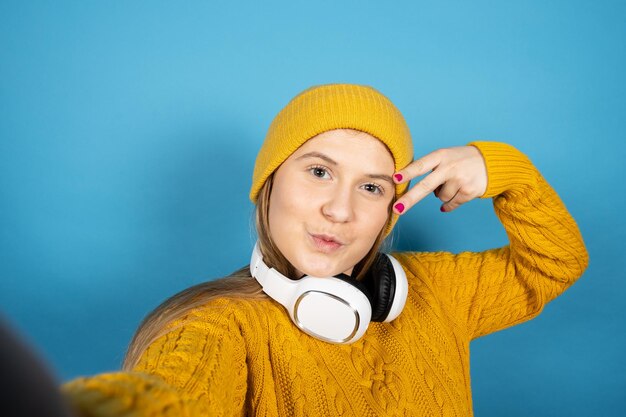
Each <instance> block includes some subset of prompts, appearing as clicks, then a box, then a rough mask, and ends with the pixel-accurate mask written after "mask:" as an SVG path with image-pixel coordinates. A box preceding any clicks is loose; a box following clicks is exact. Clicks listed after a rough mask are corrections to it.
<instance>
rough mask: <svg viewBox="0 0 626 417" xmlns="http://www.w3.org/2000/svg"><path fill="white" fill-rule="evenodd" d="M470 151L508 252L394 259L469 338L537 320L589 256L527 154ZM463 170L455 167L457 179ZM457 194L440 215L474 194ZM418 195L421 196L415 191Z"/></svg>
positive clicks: (495, 147) (481, 146) (497, 147)
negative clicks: (477, 158) (478, 158)
mask: <svg viewBox="0 0 626 417" xmlns="http://www.w3.org/2000/svg"><path fill="white" fill-rule="evenodd" d="M470 145H472V146H473V147H475V148H476V149H478V150H479V151H480V154H481V155H482V157H483V159H484V164H485V168H486V173H487V178H488V181H487V183H486V187H485V190H484V192H483V193H482V194H480V196H481V197H482V198H493V204H494V209H495V212H496V214H497V215H498V217H499V219H500V221H501V222H502V224H503V226H504V227H505V229H506V232H507V235H508V237H509V245H507V246H505V247H502V248H499V249H493V250H489V251H485V252H481V253H471V252H464V253H460V254H458V255H454V254H451V253H404V254H399V255H398V256H399V257H400V258H401V260H402V261H403V263H404V264H405V265H406V266H407V268H409V269H410V270H411V271H412V272H413V273H414V274H415V276H416V277H420V278H421V280H423V282H424V283H425V285H428V286H429V287H431V288H432V289H433V291H434V292H436V294H435V295H436V297H437V299H438V300H440V301H441V302H442V303H444V304H447V306H446V308H447V310H448V311H449V312H450V314H451V316H452V317H453V318H454V320H456V321H457V322H458V323H459V325H460V326H461V327H463V328H465V329H466V330H467V333H468V337H469V338H470V339H473V338H476V337H480V336H482V335H485V334H488V333H491V332H495V331H497V330H500V329H503V328H506V327H509V326H512V325H515V324H517V323H520V322H523V321H526V320H529V319H531V318H533V317H535V316H536V315H538V314H539V313H540V312H541V310H542V309H543V307H544V306H545V305H546V304H547V303H548V302H549V301H550V300H552V299H554V298H555V297H557V296H558V295H559V294H561V293H562V292H563V291H565V290H566V289H567V288H568V287H569V286H570V285H572V284H573V283H574V281H575V280H576V279H577V278H578V277H580V276H581V275H582V273H583V272H584V270H585V269H586V267H587V263H588V255H587V251H586V249H585V246H584V243H583V240H582V237H581V235H580V232H579V230H578V227H577V226H576V223H575V221H574V219H573V218H572V217H571V215H570V214H569V213H568V211H567V209H566V208H565V206H564V205H563V203H562V202H561V200H560V198H559V197H558V195H557V194H556V192H555V191H554V190H553V189H552V187H550V185H549V184H548V183H547V182H546V181H545V179H544V178H543V177H542V176H541V174H540V173H539V172H538V171H537V169H536V168H535V167H534V166H533V164H532V163H531V162H530V160H529V159H528V158H527V157H526V156H525V155H524V154H522V153H521V152H520V151H518V150H517V149H515V148H514V147H512V146H510V145H506V144H503V143H496V142H473V143H471V144H470ZM453 149H454V148H453ZM418 165H423V164H418ZM462 165H463V164H462V163H458V162H457V164H456V169H457V171H456V172H457V173H458V172H459V171H458V169H459V166H462ZM431 169H433V168H431ZM436 171H437V168H435V169H434V170H433V173H435V172H436ZM447 171H450V169H448V170H447ZM460 172H461V174H460V177H463V175H465V179H464V180H463V179H461V180H460V179H458V177H454V178H455V179H454V180H453V181H452V182H453V183H454V184H458V183H462V182H463V181H466V182H469V183H472V181H473V182H474V183H475V182H476V180H475V179H472V178H471V175H468V174H463V170H462V169H461V171H460ZM439 175H440V176H441V177H445V176H446V175H442V174H441V173H440V174H439ZM457 175H458V174H457ZM430 176H431V177H432V174H430ZM426 178H428V177H426ZM418 185H419V184H418ZM418 185H416V186H415V187H414V188H416V187H418ZM430 186H432V187H433V188H432V191H434V190H435V189H437V188H438V187H440V186H442V187H440V188H439V197H440V198H441V190H442V189H444V188H446V185H445V184H442V183H439V184H437V183H436V182H435V183H431V184H430ZM422 188H424V190H425V189H426V188H427V187H423V186H422ZM457 190H458V192H456V193H455V196H454V197H453V199H452V200H453V201H452V203H451V204H450V203H448V204H447V205H446V204H444V209H446V208H449V209H450V208H452V209H453V208H455V207H458V205H460V204H462V203H463V202H466V201H469V200H470V199H472V198H473V197H472V196H471V192H474V193H476V192H479V191H478V190H476V189H475V188H474V189H471V190H470V191H471V192H470V191H464V190H463V188H462V185H461V188H460V189H458V188H457ZM418 192H419V193H423V192H424V191H423V190H421V189H420V188H418ZM448 192H450V191H449V190H448ZM420 195H421V194H420ZM409 198H414V196H409ZM443 200H444V202H445V201H446V200H445V198H444V199H443ZM409 201H410V200H409Z"/></svg>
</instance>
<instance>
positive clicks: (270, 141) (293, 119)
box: [250, 84, 413, 233]
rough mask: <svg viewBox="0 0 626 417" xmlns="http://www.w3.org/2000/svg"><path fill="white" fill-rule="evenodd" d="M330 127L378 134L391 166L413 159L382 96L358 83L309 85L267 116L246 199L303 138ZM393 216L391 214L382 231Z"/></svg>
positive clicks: (403, 128) (402, 124)
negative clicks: (267, 124)
mask: <svg viewBox="0 0 626 417" xmlns="http://www.w3.org/2000/svg"><path fill="white" fill-rule="evenodd" d="M333 129H354V130H360V131H362V132H365V133H369V134H370V135H372V136H374V137H375V138H377V139H379V140H380V141H381V142H383V143H384V144H385V145H387V148H389V151H390V152H391V155H392V156H393V159H394V163H395V169H396V171H399V170H401V169H402V168H404V167H405V166H407V165H408V164H409V163H410V162H411V161H412V160H413V144H412V142H411V134H410V132H409V128H408V126H407V124H406V121H405V120H404V117H402V114H401V113H400V111H399V110H398V109H397V108H396V106H394V104H393V103H392V102H391V101H390V100H389V99H388V98H387V97H385V96H384V95H382V94H381V93H380V92H378V91H377V90H375V89H373V88H372V87H367V86H361V85H353V84H328V85H321V86H316V87H311V88H309V89H307V90H305V91H303V92H302V93H300V94H298V95H297V96H296V97H295V98H293V99H292V100H291V101H290V102H289V104H287V106H285V108H283V109H282V110H281V111H280V113H278V115H277V116H276V117H275V118H274V120H273V121H272V124H271V125H270V128H269V130H268V132H267V136H266V137H265V142H264V143H263V146H261V150H260V151H259V154H258V156H257V159H256V164H255V166H254V174H253V177H252V188H251V189H250V200H252V202H253V203H255V204H256V201H257V197H258V195H259V191H260V190H261V187H263V184H264V183H265V181H266V180H267V178H268V177H269V176H270V175H271V174H272V173H273V172H274V171H275V170H276V169H277V168H278V167H279V166H280V165H281V164H282V163H283V162H284V161H285V160H286V159H287V158H289V156H290V155H291V154H292V153H294V152H295V151H296V150H297V149H298V148H299V147H300V146H301V145H302V144H303V143H304V142H306V141H307V140H309V139H311V138H312V137H314V136H316V135H318V134H320V133H323V132H327V131H329V130H333ZM406 187H407V184H406V183H405V184H402V185H396V197H399V196H400V195H402V194H403V193H404V191H406ZM396 220H397V216H396V215H395V214H394V215H393V216H392V219H391V220H390V222H389V225H388V228H387V233H388V232H389V231H391V228H392V227H393V224H394V223H395V221H396Z"/></svg>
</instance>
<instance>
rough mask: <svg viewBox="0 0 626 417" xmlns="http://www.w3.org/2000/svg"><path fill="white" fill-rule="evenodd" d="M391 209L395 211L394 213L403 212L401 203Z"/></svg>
mask: <svg viewBox="0 0 626 417" xmlns="http://www.w3.org/2000/svg"><path fill="white" fill-rule="evenodd" d="M393 207H394V208H395V209H396V211H397V212H398V213H402V212H403V211H404V204H402V203H398V204H396V205H395V206H393Z"/></svg>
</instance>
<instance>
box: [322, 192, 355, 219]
mask: <svg viewBox="0 0 626 417" xmlns="http://www.w3.org/2000/svg"><path fill="white" fill-rule="evenodd" d="M352 198H353V195H352V193H351V192H350V190H348V189H345V188H343V187H337V188H336V189H334V190H333V191H332V192H331V193H329V195H328V199H327V200H326V202H325V203H324V204H323V205H322V213H323V214H324V216H325V217H326V218H327V219H329V220H331V221H333V222H336V223H346V222H349V221H350V220H352V219H353V218H354V202H353V201H352Z"/></svg>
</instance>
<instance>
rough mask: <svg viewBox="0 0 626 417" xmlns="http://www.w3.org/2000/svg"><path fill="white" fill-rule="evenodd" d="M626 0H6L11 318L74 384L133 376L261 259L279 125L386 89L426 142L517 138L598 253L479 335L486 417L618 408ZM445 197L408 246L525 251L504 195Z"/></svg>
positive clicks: (625, 345) (1, 159)
mask: <svg viewBox="0 0 626 417" xmlns="http://www.w3.org/2000/svg"><path fill="white" fill-rule="evenodd" d="M625 12H626V6H625V3H624V2H620V1H596V2H591V1H589V2H583V1H550V2H547V1H526V2H498V1H473V2H463V1H456V2H454V1H447V2H432V1H394V2H386V3H383V2H381V1H378V2H366V1H353V2H337V1H317V2H315V3H311V2H306V3H305V2H302V3H301V2H296V1H284V2H272V1H263V2H260V1H247V2H242V1H231V2H227V1H211V2H200V1H187V2H166V1H161V2H157V1H151V2H122V1H111V2H90V1H75V2H69V1H65V2H61V1H54V2H52V1H50V2H36V1H28V2H18V1H15V2H9V1H3V2H2V3H1V4H0V139H1V141H0V193H1V194H0V199H1V200H0V202H1V204H0V280H1V281H0V312H2V314H3V315H4V316H5V317H8V319H9V320H10V321H11V322H12V323H13V324H14V325H15V327H17V328H18V329H19V330H20V332H21V333H22V334H23V335H24V337H26V338H27V340H29V341H30V342H31V344H32V345H33V346H34V347H35V348H36V349H37V350H38V352H39V353H40V354H41V355H42V356H43V357H44V358H45V359H46V360H47V361H48V362H49V363H50V365H51V367H52V368H53V369H54V371H55V372H56V373H57V375H58V376H59V378H60V379H62V380H67V379H70V378H73V377H75V376H77V375H83V374H93V373H98V372H103V371H107V370H113V369H115V368H117V367H118V366H119V363H120V361H121V359H122V357H123V353H124V350H125V347H126V344H127V342H128V341H129V340H130V338H131V336H132V334H133V331H134V329H135V328H136V326H137V324H138V323H139V321H140V320H141V318H142V317H143V316H144V315H145V314H146V313H147V312H149V311H150V310H151V309H152V308H154V307H155V306H156V305H157V304H158V303H159V302H160V301H162V300H163V299H164V298H166V297H168V296H169V295H172V294H173V293H175V292H177V291H179V290H181V289H184V288H186V287H188V286H190V285H192V284H195V283H198V282H201V281H204V280H207V279H212V278H215V277H219V276H222V275H224V274H227V273H229V272H231V271H232V270H234V269H236V268H238V267H240V266H243V265H244V264H246V263H247V262H248V259H249V251H250V248H251V245H252V242H253V239H254V238H253V233H252V232H251V231H250V225H251V218H252V217H251V214H252V205H251V203H250V202H249V201H248V198H247V194H248V188H249V185H250V178H251V173H252V167H253V162H254V158H255V155H256V152H257V151H258V149H259V147H260V144H261V141H262V139H263V136H264V134H265V130H266V129H267V127H268V125H269V123H270V121H271V119H272V117H273V116H274V115H275V114H276V113H277V112H278V110H279V109H280V108H281V107H282V106H284V105H285V104H286V103H287V101H288V100H289V99H290V98H291V97H292V96H294V95H295V94H297V93H298V92H299V91H301V90H302V89H304V88H307V87H309V86H311V85H314V84H320V83H328V82H351V83H362V84H369V85H372V86H375V87H376V88H378V89H379V90H381V91H382V92H383V93H385V94H386V95H388V96H389V97H390V98H391V99H392V100H393V101H394V102H395V103H396V104H397V106H398V107H399V108H400V109H401V110H402V112H403V113H404V115H405V116H406V119H407V121H408V123H409V125H410V127H411V129H412V133H413V136H414V140H415V144H416V154H417V155H418V156H421V155H423V154H426V153H428V152H430V151H432V150H435V149H437V148H441V147H446V146H455V145H462V144H465V143H467V142H469V141H471V140H474V139H484V140H496V141H503V142H508V143H511V144H513V145H514V146H516V147H518V148H519V149H521V150H522V151H524V152H525V153H526V154H528V155H529V156H530V157H531V159H532V160H533V161H534V163H535V164H536V165H537V166H538V167H539V169H540V170H541V171H542V173H543V174H544V176H545V177H546V178H547V179H548V181H549V182H550V183H551V184H552V185H553V186H554V187H555V188H556V190H557V191H558V192H559V194H560V195H561V197H562V199H563V200H564V202H565V203H566V205H567V206H568V208H569V209H570V211H571V213H572V214H573V215H574V217H575V218H576V220H577V222H578V224H579V226H580V228H581V230H582V233H583V236H584V237H585V241H586V244H587V246H588V249H589V252H590V256H591V263H590V267H589V269H588V270H587V272H586V273H585V275H584V276H583V278H581V280H580V281H579V282H578V283H577V284H576V285H574V286H573V287H572V288H571V289H570V290H568V291H567V292H566V293H565V294H564V295H563V296H562V297H560V298H558V299H557V300H555V301H554V302H552V303H551V304H550V305H548V306H547V307H546V308H545V310H544V312H543V314H542V315H541V316H539V317H538V318H537V319H535V320H533V321H531V322H527V323H525V324H522V325H519V326H517V327H514V328H511V329H508V330H505V331H502V332H499V333H495V334H492V335H489V336H487V337H484V338H481V339H478V340H477V341H475V342H474V343H473V344H472V369H471V373H472V386H473V394H474V402H475V403H474V407H475V411H476V414H477V415H478V416H502V415H507V416H531V415H532V416H556V415H568V416H588V415H602V416H617V415H623V414H622V413H623V409H624V407H626V394H625V393H626V356H625V355H624V352H625V351H626V336H625V324H626V320H625V313H624V309H623V308H622V306H623V303H624V302H623V300H624V295H625V294H626V293H625V289H626V276H625V275H626V274H625V273H624V269H623V253H622V252H623V248H624V243H623V242H624V240H625V238H626V236H625V226H624V221H623V218H622V209H623V208H624V206H625V201H624V178H625V175H624V160H625V158H626V154H625V145H624V139H626V135H625V133H626V129H625V128H626V123H625V121H624V120H625V118H626V101H625V98H626V94H625V84H624V74H625V73H626V68H625V67H626V65H625V64H626V46H625V45H626V24H625V23H624V22H625V21H626V19H625V17H626V13H625ZM438 207H439V204H438V200H436V199H435V197H434V196H430V197H428V198H427V199H426V200H424V201H423V202H422V203H421V204H420V205H419V206H418V207H416V208H414V209H413V210H411V211H410V212H409V213H408V214H407V215H405V216H403V218H402V219H401V221H400V224H399V228H397V229H399V231H398V233H397V234H396V236H395V247H396V248H400V249H405V248H413V249H419V250H449V251H454V252H458V251H462V250H484V249H488V248H492V247H496V246H502V245H504V244H506V242H507V241H506V235H505V233H504V232H503V230H502V227H501V226H500V224H499V222H498V221H497V218H496V216H495V215H494V213H493V209H492V207H491V202H490V201H489V200H480V201H474V202H471V203H469V204H467V205H465V206H463V207H461V208H460V209H459V210H457V211H455V212H453V213H447V214H442V213H440V212H439V210H438Z"/></svg>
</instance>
